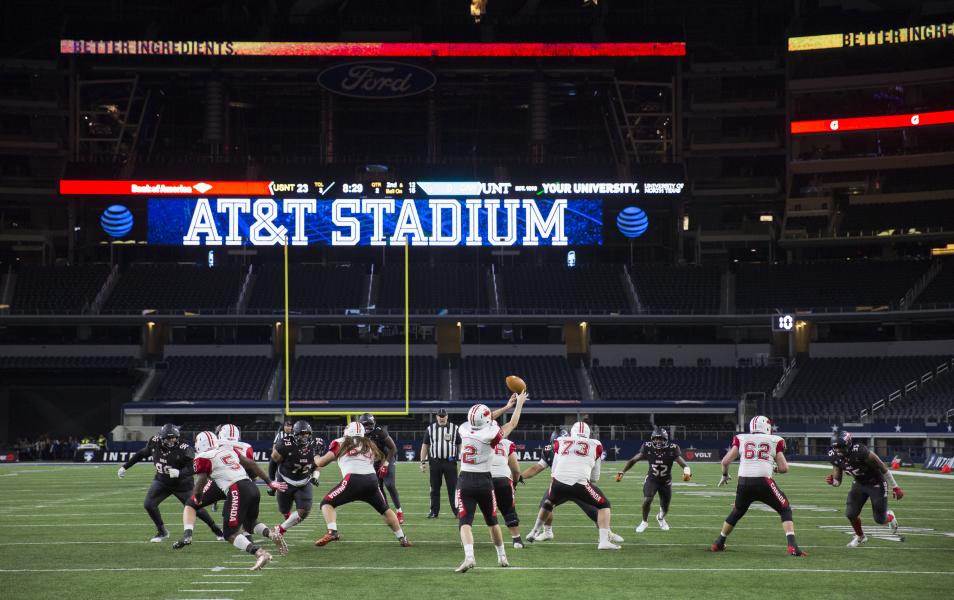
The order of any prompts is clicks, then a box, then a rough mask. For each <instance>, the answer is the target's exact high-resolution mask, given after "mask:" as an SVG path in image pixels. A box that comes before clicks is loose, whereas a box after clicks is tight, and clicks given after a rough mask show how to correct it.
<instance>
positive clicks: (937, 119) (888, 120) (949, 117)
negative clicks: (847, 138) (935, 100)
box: [791, 110, 954, 135]
mask: <svg viewBox="0 0 954 600" xmlns="http://www.w3.org/2000/svg"><path fill="white" fill-rule="evenodd" d="M946 123H954V110H941V111H936V112H926V113H910V114H905V115H885V116H881V117H849V118H846V119H825V120H821V121H792V127H791V132H792V135H799V134H805V133H834V132H837V131H864V130H866V129H894V128H898V127H923V126H925V125H944V124H946Z"/></svg>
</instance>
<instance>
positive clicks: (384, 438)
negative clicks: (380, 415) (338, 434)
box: [358, 413, 404, 525]
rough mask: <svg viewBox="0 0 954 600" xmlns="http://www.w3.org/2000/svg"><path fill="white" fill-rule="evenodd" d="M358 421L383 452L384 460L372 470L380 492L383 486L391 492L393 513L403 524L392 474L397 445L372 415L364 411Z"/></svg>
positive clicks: (399, 501)
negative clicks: (376, 477) (376, 476)
mask: <svg viewBox="0 0 954 600" xmlns="http://www.w3.org/2000/svg"><path fill="white" fill-rule="evenodd" d="M358 422H359V423H361V425H363V426H364V432H365V435H367V436H368V439H369V440H371V441H372V442H374V444H375V445H376V446H377V447H378V448H379V449H380V450H381V451H382V452H384V455H385V456H384V460H383V461H381V462H378V463H374V470H375V471H376V472H377V474H378V484H379V486H380V488H381V493H382V494H383V493H384V490H385V488H386V489H387V491H388V492H389V493H390V494H391V500H392V501H393V502H394V513H395V514H396V515H397V519H398V523H400V524H401V525H403V524H404V511H403V510H401V497H400V496H399V495H398V491H397V484H396V483H395V481H394V476H395V474H396V473H397V464H396V462H395V461H397V446H396V445H395V444H394V440H393V439H391V436H390V435H388V430H387V429H386V428H384V427H381V426H380V425H378V424H377V422H375V419H374V415H372V414H371V413H364V414H363V415H361V416H360V417H358Z"/></svg>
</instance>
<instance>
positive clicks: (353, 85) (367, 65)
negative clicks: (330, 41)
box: [318, 61, 437, 99]
mask: <svg viewBox="0 0 954 600" xmlns="http://www.w3.org/2000/svg"><path fill="white" fill-rule="evenodd" d="M435 83H437V77H436V76H435V75H434V73H432V72H430V71H428V70H427V69H424V68H421V67H418V66H415V65H411V64H407V63H400V62H390V61H378V62H360V63H345V64H341V65H335V66H334V67H330V68H328V69H325V70H324V71H322V72H321V73H320V74H319V75H318V85H320V86H321V87H323V88H325V89H326V90H328V91H331V92H334V93H336V94H341V95H342V96H350V97H352V98H377V99H386V98H404V97H406V96H413V95H415V94H420V93H421V92H426V91H427V90H429V89H431V88H432V87H434V84H435Z"/></svg>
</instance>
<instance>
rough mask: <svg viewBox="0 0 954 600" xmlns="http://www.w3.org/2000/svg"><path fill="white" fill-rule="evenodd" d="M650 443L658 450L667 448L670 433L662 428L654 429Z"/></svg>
mask: <svg viewBox="0 0 954 600" xmlns="http://www.w3.org/2000/svg"><path fill="white" fill-rule="evenodd" d="M649 441H650V442H651V443H652V445H653V446H655V447H656V448H665V447H666V446H668V445H669V432H668V431H666V430H665V429H664V428H662V427H657V428H656V429H653V434H652V435H651V436H649Z"/></svg>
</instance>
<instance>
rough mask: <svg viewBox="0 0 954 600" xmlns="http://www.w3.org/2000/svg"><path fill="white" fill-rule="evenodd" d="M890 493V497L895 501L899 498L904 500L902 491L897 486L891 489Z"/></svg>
mask: <svg viewBox="0 0 954 600" xmlns="http://www.w3.org/2000/svg"><path fill="white" fill-rule="evenodd" d="M891 493H892V495H894V499H895V500H900V499H901V498H904V490H902V489H901V488H899V487H898V486H894V487H893V488H891Z"/></svg>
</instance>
